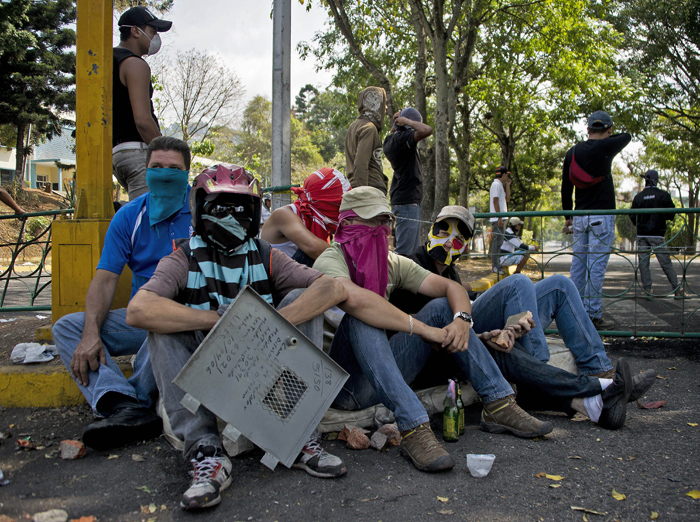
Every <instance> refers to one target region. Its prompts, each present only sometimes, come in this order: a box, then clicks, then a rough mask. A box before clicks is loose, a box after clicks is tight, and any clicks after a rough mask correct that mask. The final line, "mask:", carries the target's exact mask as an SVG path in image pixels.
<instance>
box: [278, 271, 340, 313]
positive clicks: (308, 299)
mask: <svg viewBox="0 0 700 522" xmlns="http://www.w3.org/2000/svg"><path fill="white" fill-rule="evenodd" d="M347 298H348V295H347V292H346V291H345V288H344V287H343V285H342V284H341V283H340V282H339V281H336V280H335V279H333V278H332V277H329V276H327V275H323V276H321V277H319V278H318V279H316V281H314V282H313V283H312V284H311V286H310V287H309V288H307V289H306V290H304V292H302V294H301V295H300V296H299V297H297V298H296V299H295V300H294V302H293V303H290V304H289V305H287V306H285V307H284V308H282V309H280V314H281V315H282V316H283V317H284V318H285V319H287V321H289V322H290V323H292V324H294V325H297V324H301V323H304V322H306V321H308V320H309V319H313V318H314V317H316V316H317V315H320V314H322V313H323V312H325V311H326V310H328V309H329V308H331V307H332V306H335V305H337V304H339V303H342V302H343V301H345V300H347Z"/></svg>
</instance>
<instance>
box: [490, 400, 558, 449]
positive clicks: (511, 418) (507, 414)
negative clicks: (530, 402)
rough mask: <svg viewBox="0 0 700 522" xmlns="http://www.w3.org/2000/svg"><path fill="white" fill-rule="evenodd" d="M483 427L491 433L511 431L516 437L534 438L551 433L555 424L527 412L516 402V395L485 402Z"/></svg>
mask: <svg viewBox="0 0 700 522" xmlns="http://www.w3.org/2000/svg"><path fill="white" fill-rule="evenodd" d="M481 429H482V430H484V431H489V432H491V433H503V432H509V433H512V434H513V435H515V436H516V437H521V438H523V439H533V438H535V437H539V436H541V435H547V433H550V432H551V431H552V430H553V429H554V426H552V423H551V422H542V421H539V420H537V419H536V418H534V417H533V416H531V415H529V414H527V413H526V412H525V411H523V409H522V408H521V407H520V406H518V404H517V403H516V402H515V395H509V396H508V397H504V398H503V399H498V400H497V401H493V402H489V403H488V404H484V410H483V411H482V412H481Z"/></svg>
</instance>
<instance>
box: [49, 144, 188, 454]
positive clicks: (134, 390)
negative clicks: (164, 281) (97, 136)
mask: <svg viewBox="0 0 700 522" xmlns="http://www.w3.org/2000/svg"><path fill="white" fill-rule="evenodd" d="M147 161H148V163H147V165H148V169H147V174H146V182H147V183H148V186H149V188H150V191H149V192H146V193H145V194H144V195H142V196H140V197H138V198H136V199H135V200H134V201H132V202H130V203H129V204H127V205H125V206H124V207H123V208H122V209H121V210H119V212H117V213H116V214H115V215H114V218H112V222H111V223H110V224H109V228H108V229H107V235H106V236H105V241H104V247H103V249H102V255H101V257H100V262H99V263H98V265H97V271H96V272H95V277H94V278H93V279H92V282H91V283H90V286H89V287H88V291H87V294H86V296H85V312H78V313H74V314H68V315H65V316H63V317H61V318H60V319H59V320H58V321H56V324H54V326H53V338H54V341H55V342H56V347H57V348H58V352H59V354H60V355H61V359H62V360H63V364H65V366H66V368H67V369H68V370H69V371H70V372H71V374H72V375H73V378H74V379H75V380H76V382H77V383H78V387H79V388H80V391H81V392H83V395H84V396H85V399H86V400H87V402H88V404H89V405H90V406H91V407H92V409H93V411H94V412H95V413H96V414H98V415H100V416H102V417H104V419H102V420H99V421H97V422H93V423H92V424H90V425H89V426H87V427H86V428H85V430H84V431H83V442H84V443H85V444H86V445H87V446H90V447H91V448H95V449H98V450H106V449H110V448H113V447H118V446H123V445H126V444H130V443H133V442H135V441H142V440H145V439H149V438H153V437H157V436H158V435H160V433H161V426H162V424H161V420H160V418H159V417H158V416H157V415H156V414H155V403H156V399H157V395H158V389H157V388H156V383H155V381H154V380H153V372H152V371H151V362H150V359H149V356H148V347H147V345H146V336H147V334H148V332H146V330H141V329H138V328H133V327H131V326H129V325H127V323H126V309H125V308H120V309H117V310H111V311H110V307H111V306H112V302H113V300H114V294H115V292H116V289H117V283H118V281H119V276H120V275H121V273H122V270H124V265H128V266H129V268H130V269H131V271H132V273H133V276H132V280H131V297H133V296H134V295H135V294H136V292H137V291H138V289H139V288H140V287H141V286H142V285H143V284H144V283H145V282H146V281H148V279H149V278H150V277H151V276H152V275H153V271H154V270H155V268H156V265H157V264H158V261H160V259H161V258H163V257H165V256H166V255H168V254H169V253H170V252H172V251H173V240H175V239H179V238H182V237H189V235H190V221H191V219H190V211H189V207H188V206H187V203H186V202H187V197H188V195H189V192H190V186H189V183H188V174H189V169H190V149H189V147H188V146H187V143H185V142H184V141H182V140H179V139H177V138H173V137H159V138H156V139H154V140H153V141H151V143H150V145H149V146H148V158H147ZM121 355H136V358H135V359H134V363H133V365H134V373H133V375H132V376H131V377H129V379H127V378H125V377H124V375H123V374H122V372H121V370H120V369H119V366H118V365H117V364H116V363H115V362H114V360H113V359H112V357H116V356H121Z"/></svg>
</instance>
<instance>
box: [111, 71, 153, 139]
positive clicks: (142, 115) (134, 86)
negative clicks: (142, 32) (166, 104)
mask: <svg viewBox="0 0 700 522" xmlns="http://www.w3.org/2000/svg"><path fill="white" fill-rule="evenodd" d="M119 78H120V80H121V81H122V83H123V84H124V85H126V88H127V89H128V91H129V102H130V103H131V111H132V112H133V114H134V123H135V124H136V129H137V130H138V131H139V134H140V135H141V139H143V141H144V142H145V143H146V144H148V143H151V140H153V138H157V137H158V136H160V135H161V134H160V130H159V129H158V125H156V122H155V120H154V119H153V116H152V115H151V94H150V92H149V90H150V82H151V69H150V68H149V67H148V64H147V63H146V62H144V61H143V60H137V59H127V60H124V61H123V62H122V63H121V65H120V67H119Z"/></svg>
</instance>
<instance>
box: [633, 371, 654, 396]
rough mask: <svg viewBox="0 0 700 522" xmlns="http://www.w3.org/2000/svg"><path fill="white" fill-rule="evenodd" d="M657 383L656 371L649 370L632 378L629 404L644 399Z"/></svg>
mask: <svg viewBox="0 0 700 522" xmlns="http://www.w3.org/2000/svg"><path fill="white" fill-rule="evenodd" d="M655 382H656V370H647V371H645V372H642V373H638V374H637V375H635V376H634V377H633V378H632V393H630V399H629V402H634V401H636V400H638V399H640V398H641V397H643V396H644V394H645V393H646V392H647V391H648V390H649V388H651V387H652V386H653V384H654V383H655Z"/></svg>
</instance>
